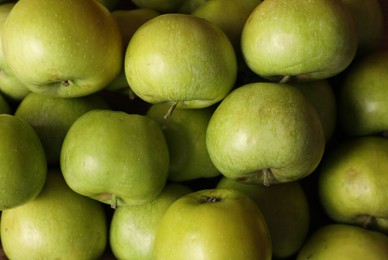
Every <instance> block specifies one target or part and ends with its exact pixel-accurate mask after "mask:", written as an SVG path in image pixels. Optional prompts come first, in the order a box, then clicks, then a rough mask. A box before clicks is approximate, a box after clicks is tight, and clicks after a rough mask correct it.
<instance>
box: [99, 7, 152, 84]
mask: <svg viewBox="0 0 388 260" xmlns="http://www.w3.org/2000/svg"><path fill="white" fill-rule="evenodd" d="M158 15H159V13H158V12H156V11H155V10H153V9H149V8H137V9H130V10H122V9H118V10H115V11H113V12H112V16H113V18H115V20H116V21H117V24H118V25H119V28H120V32H121V36H122V37H121V38H122V40H123V46H124V48H125V49H126V48H127V46H128V43H129V41H130V40H131V38H132V35H133V34H134V33H135V31H136V30H137V29H138V28H139V27H140V26H141V25H143V23H145V22H146V21H148V20H150V19H152V18H154V17H156V16H158ZM124 58H125V57H124V55H123V58H122V63H123V66H122V67H121V71H120V74H119V75H118V76H117V77H116V78H115V79H114V80H113V81H112V82H111V83H110V84H109V85H108V86H107V87H106V88H105V89H107V90H123V89H128V88H129V85H128V81H127V78H126V76H125V70H124Z"/></svg>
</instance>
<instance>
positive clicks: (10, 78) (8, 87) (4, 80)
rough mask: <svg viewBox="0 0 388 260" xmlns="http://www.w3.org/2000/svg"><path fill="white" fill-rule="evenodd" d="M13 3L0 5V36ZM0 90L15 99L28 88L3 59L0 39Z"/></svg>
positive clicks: (21, 96) (20, 97)
mask: <svg viewBox="0 0 388 260" xmlns="http://www.w3.org/2000/svg"><path fill="white" fill-rule="evenodd" d="M14 5H15V3H13V2H12V3H5V4H1V5H0V38H1V37H2V34H3V26H4V23H5V20H6V19H7V17H8V14H9V12H10V11H11V10H12V8H13V7H14ZM0 91H1V92H2V93H3V94H4V95H6V96H7V97H9V98H12V99H14V100H16V101H19V100H21V99H23V98H24V97H25V96H26V95H27V94H28V93H29V92H30V90H29V89H28V88H27V87H26V86H24V85H23V84H22V83H21V82H20V80H19V79H17V78H16V77H15V75H14V73H13V72H12V71H11V69H10V68H9V66H8V64H7V63H6V62H5V61H4V55H3V48H2V41H1V40H0Z"/></svg>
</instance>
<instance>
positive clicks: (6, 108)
mask: <svg viewBox="0 0 388 260" xmlns="http://www.w3.org/2000/svg"><path fill="white" fill-rule="evenodd" d="M0 114H11V107H10V105H9V103H8V101H7V100H6V99H5V98H4V96H3V95H2V94H0Z"/></svg>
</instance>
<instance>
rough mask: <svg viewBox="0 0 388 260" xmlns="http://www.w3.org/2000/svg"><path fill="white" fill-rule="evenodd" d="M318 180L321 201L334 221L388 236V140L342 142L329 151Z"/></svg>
mask: <svg viewBox="0 0 388 260" xmlns="http://www.w3.org/2000/svg"><path fill="white" fill-rule="evenodd" d="M318 177H319V179H318V193H319V199H320V201H321V204H322V206H323V208H324V210H325V212H326V214H327V215H328V216H329V217H330V218H331V219H333V220H334V221H336V222H340V223H349V224H355V225H360V226H363V227H366V228H370V229H376V230H379V231H382V232H385V233H386V234H388V206H387V201H388V193H387V185H388V139H386V138H383V137H376V136H367V137H359V138H355V139H350V140H346V141H343V142H342V143H340V144H338V145H337V146H335V147H333V149H332V150H329V151H327V155H326V157H325V159H324V160H322V162H321V167H320V171H319V175H318Z"/></svg>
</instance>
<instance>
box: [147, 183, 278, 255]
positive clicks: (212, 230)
mask: <svg viewBox="0 0 388 260" xmlns="http://www.w3.org/2000/svg"><path fill="white" fill-rule="evenodd" d="M271 256H272V244H271V238H270V233H269V231H268V227H267V224H266V222H265V219H264V217H263V214H262V213H261V211H260V209H259V208H258V207H257V205H256V204H255V203H254V202H253V200H252V199H250V198H249V197H248V196H247V195H246V194H244V193H242V192H239V191H237V190H234V189H205V190H199V191H196V192H192V193H189V194H187V195H184V196H182V197H181V198H179V199H177V200H176V201H174V202H173V203H172V204H171V205H170V207H169V208H168V209H167V211H166V212H165V214H164V216H163V218H162V220H161V222H160V223H159V229H158V232H157V234H156V237H155V244H154V258H153V259H155V260H159V259H169V260H175V259H177V260H178V259H179V260H181V259H186V260H189V259H196V260H197V259H263V260H265V259H271Z"/></svg>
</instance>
